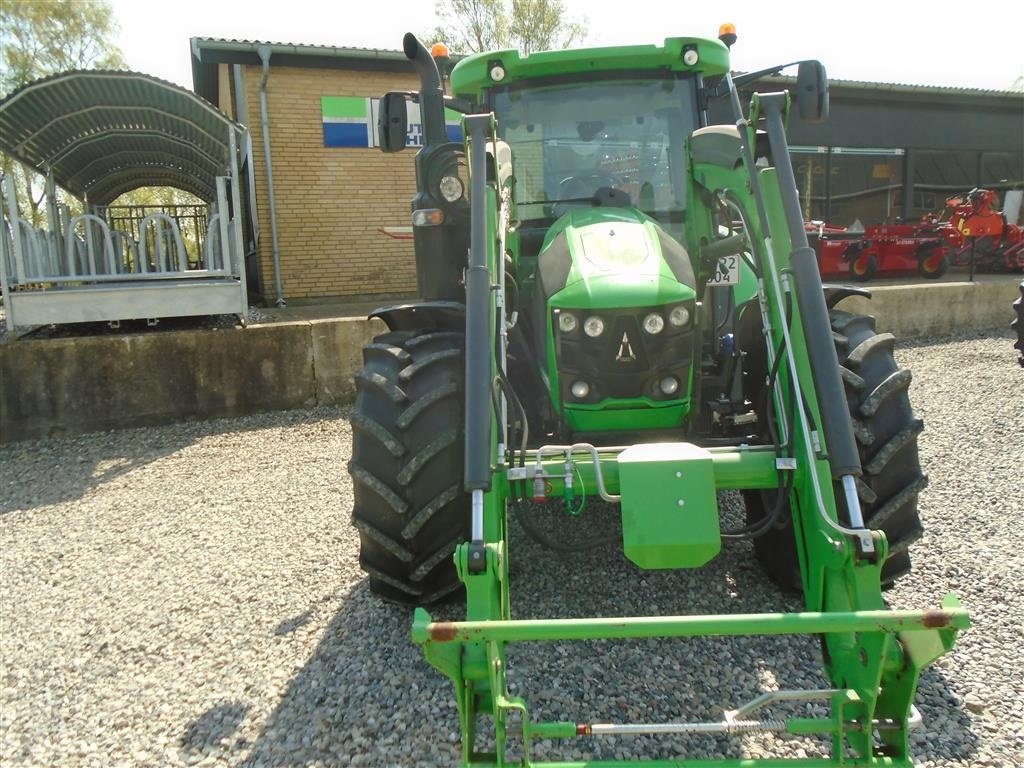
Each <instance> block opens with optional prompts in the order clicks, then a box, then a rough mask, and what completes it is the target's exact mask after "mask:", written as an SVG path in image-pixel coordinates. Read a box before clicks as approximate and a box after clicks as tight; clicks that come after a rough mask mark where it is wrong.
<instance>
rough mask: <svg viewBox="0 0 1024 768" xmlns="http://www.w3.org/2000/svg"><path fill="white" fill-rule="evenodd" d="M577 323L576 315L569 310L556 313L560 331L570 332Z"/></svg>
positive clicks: (574, 328)
mask: <svg viewBox="0 0 1024 768" xmlns="http://www.w3.org/2000/svg"><path fill="white" fill-rule="evenodd" d="M577 325H578V323H577V321H576V315H574V314H572V313H571V312H559V313H558V330H560V331H561V332H562V333H572V332H573V331H575V330H576V326H577Z"/></svg>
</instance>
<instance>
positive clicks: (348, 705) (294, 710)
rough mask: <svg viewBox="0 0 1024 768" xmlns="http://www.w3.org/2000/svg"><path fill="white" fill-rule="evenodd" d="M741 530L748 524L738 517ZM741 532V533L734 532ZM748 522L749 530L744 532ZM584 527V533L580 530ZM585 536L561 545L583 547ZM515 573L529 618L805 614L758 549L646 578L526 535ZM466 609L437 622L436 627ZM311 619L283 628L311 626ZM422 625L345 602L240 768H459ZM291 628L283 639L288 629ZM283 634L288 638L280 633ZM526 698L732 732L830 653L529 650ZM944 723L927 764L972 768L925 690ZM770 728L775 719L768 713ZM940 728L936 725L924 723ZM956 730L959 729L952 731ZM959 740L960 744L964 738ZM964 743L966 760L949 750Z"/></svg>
mask: <svg viewBox="0 0 1024 768" xmlns="http://www.w3.org/2000/svg"><path fill="white" fill-rule="evenodd" d="M733 514H734V515H736V514H737V513H736V511H735V510H734V511H733ZM588 517H589V521H588V523H587V524H588V525H590V526H592V530H591V533H592V534H593V535H595V536H599V537H604V536H608V535H609V534H613V533H614V532H615V531H616V530H617V528H618V522H617V515H614V516H611V515H608V514H606V511H602V510H601V509H599V508H596V507H595V509H594V510H593V513H592V514H591V512H590V510H588ZM728 519H729V518H728V517H727V520H728ZM732 522H735V521H732ZM567 524H568V525H569V526H580V525H582V523H580V522H579V521H567ZM581 532H582V531H581V529H580V528H577V529H576V530H569V529H567V528H563V529H562V530H561V531H560V532H559V534H560V535H565V536H567V537H571V536H579V535H580V534H581ZM511 551H512V552H514V554H515V557H514V558H513V560H512V569H511V573H510V581H511V585H510V586H511V596H512V601H513V613H514V615H516V617H517V618H540V617H563V618H574V617H583V616H622V615H641V614H648V615H677V614H706V613H712V612H726V613H752V612H762V611H764V612H770V611H794V610H800V608H801V605H800V601H799V599H798V598H796V597H794V596H792V595H784V594H782V593H780V592H779V591H778V590H777V589H776V588H775V587H773V586H772V585H771V584H769V583H768V582H767V580H766V578H765V577H764V575H763V573H762V572H761V570H760V568H759V567H758V566H757V564H756V563H755V561H754V559H753V555H752V551H751V547H750V545H749V543H743V544H740V545H737V546H730V547H728V548H726V549H725V550H724V551H723V553H722V555H721V556H720V557H718V558H717V559H716V560H714V561H713V562H712V563H710V564H709V565H708V566H706V567H705V568H703V569H701V570H699V571H675V572H671V571H647V572H644V571H640V570H638V569H636V568H635V567H634V566H633V565H632V564H631V563H629V562H628V561H627V560H626V559H625V558H624V557H623V556H622V554H621V552H620V551H619V550H618V549H617V548H616V547H615V546H614V545H606V546H603V547H601V548H599V549H596V550H594V551H590V552H586V553H581V554H560V555H558V556H555V557H552V556H551V555H550V553H549V552H548V551H547V550H544V549H542V548H541V547H540V546H539V545H537V544H536V543H534V542H533V541H532V540H530V539H527V538H526V537H525V536H523V535H522V533H521V529H520V528H519V526H518V525H517V524H513V525H512V536H511ZM461 610H462V609H461V608H460V607H459V606H457V605H446V606H442V607H440V608H435V609H432V611H431V613H432V614H433V616H434V618H435V619H458V618H462V614H461ZM302 618H303V614H299V615H298V616H297V617H296V618H295V619H291V620H289V621H288V622H285V624H291V623H292V622H295V621H301V620H302ZM411 619H412V616H411V612H410V611H409V610H408V609H403V608H398V607H396V606H393V605H389V604H386V603H382V602H380V601H379V600H377V599H376V598H375V597H374V596H373V595H371V594H370V593H369V590H368V587H367V582H366V580H365V579H363V580H361V581H359V582H358V584H357V586H356V587H355V588H354V589H353V591H352V592H351V593H349V594H348V595H347V596H346V597H345V598H343V600H342V603H341V606H340V608H339V610H338V612H337V613H336V614H335V615H334V616H333V618H332V620H331V622H330V624H329V626H328V627H327V629H326V631H325V632H324V634H323V636H322V638H321V640H320V643H319V645H318V646H317V648H316V650H315V651H314V653H313V654H312V656H311V657H310V658H309V659H308V661H307V662H306V663H305V665H304V666H303V667H302V668H301V669H300V670H299V671H298V672H297V673H296V675H295V676H294V677H293V679H292V681H291V683H290V684H289V686H288V688H287V690H286V692H285V693H284V695H283V696H282V698H281V700H280V702H279V704H278V705H277V707H276V708H275V709H274V711H273V712H272V713H271V714H270V716H269V717H268V718H267V720H266V722H265V724H264V727H263V730H262V731H261V733H260V735H259V736H258V738H257V740H256V742H255V743H254V744H253V746H252V748H251V749H249V750H238V751H236V755H237V759H238V760H240V763H239V764H240V765H242V766H246V768H255V767H256V766H262V765H275V766H291V767H294V768H300V767H305V766H311V765H313V764H328V765H346V766H348V765H351V766H358V765H366V766H382V767H383V766H391V765H402V766H405V765H410V766H411V765H416V766H453V765H457V764H458V763H459V757H460V754H459V741H458V739H459V734H458V720H457V715H456V710H455V706H454V697H453V695H452V691H451V687H450V684H449V683H448V681H447V679H446V678H444V677H443V676H442V675H441V674H440V673H439V672H437V671H436V670H434V669H433V668H432V667H430V666H429V665H428V664H427V663H426V661H425V660H424V658H423V654H422V652H421V651H420V649H419V647H417V646H416V645H414V644H413V643H412V641H411V638H410V627H411ZM282 626H284V625H282ZM280 629H281V627H279V630H280ZM508 673H509V681H510V687H511V688H512V692H513V693H515V694H518V695H523V696H524V697H525V698H526V700H527V702H528V705H529V708H530V716H531V719H533V720H535V721H536V720H563V721H564V720H569V721H575V722H619V723H622V722H665V721H679V720H686V721H712V720H714V721H718V720H720V719H721V717H722V711H723V709H731V708H734V707H736V706H739V705H740V704H742V703H744V702H746V701H749V700H751V699H753V698H755V697H756V696H757V695H758V694H759V693H760V692H762V691H763V690H765V689H771V688H776V687H778V688H799V689H814V688H821V687H827V686H828V683H827V680H826V679H825V678H824V674H823V671H822V663H821V655H820V649H819V644H818V641H817V639H816V638H815V637H811V636H794V637H772V636H766V637H723V638H702V639H689V640H686V639H681V640H662V639H645V640H635V641H618V642H610V641H586V642H579V643H532V644H531V643H522V644H517V645H513V646H509V648H508ZM922 699H923V700H924V702H925V703H926V704H927V702H934V706H933V707H931V706H928V707H923V708H922V709H925V708H927V709H931V710H932V711H934V713H935V717H936V721H935V722H934V723H932V724H931V725H932V726H933V727H931V728H930V727H929V722H928V721H927V720H926V725H925V729H924V730H923V731H922V733H923V734H924V736H925V738H926V739H927V743H920V742H918V743H916V745H915V751H917V752H921V751H925V750H926V751H927V752H928V754H929V755H931V754H932V753H933V752H935V753H936V754H940V755H942V756H944V757H954V758H961V759H964V760H967V761H968V762H970V756H971V755H973V754H974V753H975V751H976V746H975V741H974V739H973V736H966V735H965V734H969V733H970V720H969V718H967V717H966V715H964V714H963V713H962V712H961V711H960V709H959V702H958V701H957V699H956V697H955V696H954V695H953V694H952V693H951V692H950V690H949V687H948V685H947V683H946V680H945V678H944V677H943V676H942V675H941V674H939V673H937V672H934V671H930V672H929V673H927V674H926V675H925V677H924V679H923V680H922V684H921V695H920V696H919V700H922ZM786 706H788V705H781V706H779V707H778V709H773V710H772V711H771V716H773V717H774V716H776V715H777V716H780V717H808V716H825V714H826V712H825V711H824V710H821V711H819V710H817V709H815V708H814V706H812V705H807V706H806V707H805V705H803V704H794V705H792V707H793V709H786ZM763 714H764V715H765V716H768V714H769V713H768V712H764V713H763ZM925 716H926V718H928V717H929V716H930V715H929V714H928V713H927V712H926V715H925ZM943 718H945V719H943ZM954 732H959V733H958V734H954ZM954 737H956V738H958V739H959V743H958V744H957V745H956V746H953V745H952V744H950V743H949V742H948V740H949V739H951V738H954ZM800 751H803V753H804V754H805V755H806V756H808V757H814V756H827V755H828V754H829V753H830V747H829V746H828V744H827V742H826V741H824V740H821V739H816V738H805V739H798V738H789V737H787V738H779V739H776V738H775V737H773V736H771V735H761V734H743V735H739V734H737V735H728V736H726V735H721V736H710V735H698V736H693V737H685V736H676V737H650V736H643V737H624V738H619V739H615V738H610V739H598V738H592V739H591V738H581V739H576V740H572V741H566V742H555V743H554V744H551V743H544V742H541V743H539V744H537V745H535V752H534V758H535V759H543V760H600V759H604V760H609V759H612V760H614V759H619V760H621V759H640V758H643V759H662V760H673V759H680V758H683V757H686V758H693V759H722V758H727V757H743V756H748V757H771V756H784V755H785V756H789V757H793V756H802V755H800Z"/></svg>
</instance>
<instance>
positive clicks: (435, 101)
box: [402, 32, 448, 147]
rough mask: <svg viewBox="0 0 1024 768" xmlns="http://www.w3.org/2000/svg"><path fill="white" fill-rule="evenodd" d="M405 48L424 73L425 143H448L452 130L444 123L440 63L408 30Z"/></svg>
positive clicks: (421, 96)
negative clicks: (438, 63)
mask: <svg viewBox="0 0 1024 768" xmlns="http://www.w3.org/2000/svg"><path fill="white" fill-rule="evenodd" d="M402 50H403V51H404V52H405V57H406V58H407V59H409V61H411V62H412V64H413V66H414V67H415V68H416V73H417V74H418V75H419V76H420V119H421V120H422V121H423V146H424V147H426V146H430V145H431V144H445V143H447V142H448V131H447V130H446V129H445V124H444V88H442V87H441V73H440V72H438V71H437V63H436V62H435V61H434V58H433V57H432V56H431V55H430V51H428V50H427V49H426V48H424V47H423V43H421V42H420V41H419V40H417V39H416V35H414V34H413V33H412V32H407V33H406V35H405V37H404V38H402Z"/></svg>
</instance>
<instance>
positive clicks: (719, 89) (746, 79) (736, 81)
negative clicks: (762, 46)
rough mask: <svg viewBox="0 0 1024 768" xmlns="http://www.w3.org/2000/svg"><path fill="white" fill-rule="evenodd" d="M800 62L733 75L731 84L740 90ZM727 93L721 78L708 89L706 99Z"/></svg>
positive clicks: (727, 86) (724, 79)
mask: <svg viewBox="0 0 1024 768" xmlns="http://www.w3.org/2000/svg"><path fill="white" fill-rule="evenodd" d="M800 63H802V62H799V61H791V62H789V63H788V64H776V65H775V66H774V67H768V69H759V70H757V71H756V72H745V73H743V74H742V75H735V76H733V78H732V83H733V85H735V86H736V87H737V88H742V87H743V86H744V85H748V84H749V83H753V82H755V81H757V80H760V79H761V78H762V77H770V76H771V75H777V74H779V73H780V72H782V70H784V69H785V68H786V67H793V66H796V65H797V64H800ZM728 93H729V83H728V80H727V79H726V78H724V77H723V78H722V79H721V80H719V81H718V82H717V83H715V85H714V87H712V88H708V98H709V99H718V98H721V97H722V96H725V95H726V94H728Z"/></svg>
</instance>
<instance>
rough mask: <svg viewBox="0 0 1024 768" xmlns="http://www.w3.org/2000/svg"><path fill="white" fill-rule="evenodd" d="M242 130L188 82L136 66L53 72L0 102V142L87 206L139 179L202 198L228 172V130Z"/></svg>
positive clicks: (206, 198)
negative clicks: (188, 87) (128, 69)
mask: <svg viewBox="0 0 1024 768" xmlns="http://www.w3.org/2000/svg"><path fill="white" fill-rule="evenodd" d="M244 130H245V129H244V128H243V127H242V126H240V125H238V124H237V123H235V122H234V121H232V120H231V119H230V118H228V117H227V116H226V115H225V114H224V113H223V112H221V111H220V110H218V109H217V108H216V107H214V106H213V105H212V104H210V103H209V102H207V101H205V100H204V99H202V98H200V97H199V96H196V94H194V93H192V92H191V91H187V90H185V89H184V88H180V87H178V86H177V85H174V84H173V83H169V82H167V81H165V80H160V79H158V78H155V77H151V76H149V75H144V74H141V73H138V72H118V71H107V70H78V71H70V72H62V73H60V74H57V75H53V76H51V77H46V78H43V79H40V80H35V81H33V82H31V83H28V84H26V85H24V86H22V87H21V88H19V89H17V90H16V91H14V92H13V93H11V94H10V95H9V96H7V97H6V98H4V99H3V100H2V101H0V149H2V150H3V151H4V152H7V153H8V154H10V155H11V156H12V157H14V158H16V159H17V160H20V161H21V162H23V163H25V164H26V165H28V166H30V167H32V168H34V169H36V170H37V171H39V172H40V173H42V174H44V175H45V174H46V173H47V172H48V171H49V172H51V173H52V174H53V179H54V181H55V182H56V183H57V184H58V185H60V186H61V187H63V188H64V189H66V190H67V191H68V192H70V193H71V194H73V195H75V196H76V197H80V198H82V199H86V198H88V201H89V203H90V204H92V205H107V204H109V203H110V202H112V201H113V200H114V199H115V198H117V197H118V196H119V195H121V194H123V193H124V192H128V191H130V190H133V189H136V188H137V187H144V186H173V187H178V188H179V189H183V190H185V191H186V192H191V193H192V194H194V195H196V196H197V197H200V198H202V199H203V200H204V201H206V202H210V201H211V200H213V199H214V197H215V196H216V182H215V179H216V177H217V176H220V175H226V174H228V173H229V168H230V164H231V163H230V150H229V133H230V132H231V131H236V132H237V134H238V135H241V134H242V133H243V132H244ZM236 146H244V144H242V143H239V144H237V145H236Z"/></svg>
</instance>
